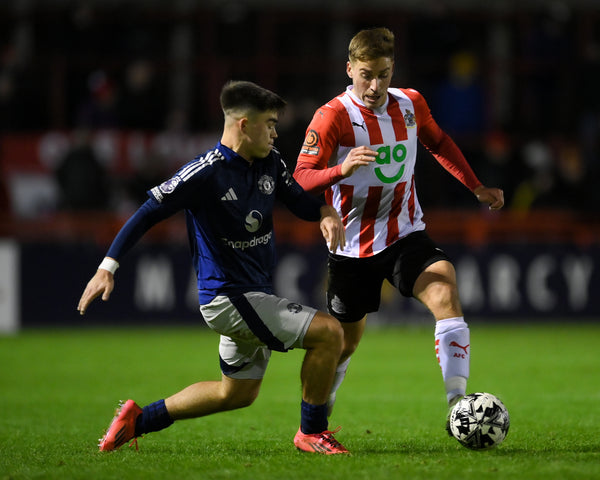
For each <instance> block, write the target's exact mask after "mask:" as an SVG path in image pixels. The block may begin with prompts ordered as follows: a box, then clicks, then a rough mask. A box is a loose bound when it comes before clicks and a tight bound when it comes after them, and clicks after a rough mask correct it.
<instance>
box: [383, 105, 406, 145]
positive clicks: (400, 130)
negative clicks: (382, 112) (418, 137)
mask: <svg viewBox="0 0 600 480" xmlns="http://www.w3.org/2000/svg"><path fill="white" fill-rule="evenodd" d="M389 97H390V101H389V103H388V108H387V112H388V115H389V116H390V117H392V126H393V127H394V133H395V134H396V141H397V142H401V141H402V140H407V139H408V133H407V132H406V123H405V122H404V116H403V115H402V111H401V110H400V104H399V103H398V100H396V98H394V97H393V96H392V95H390V96H389Z"/></svg>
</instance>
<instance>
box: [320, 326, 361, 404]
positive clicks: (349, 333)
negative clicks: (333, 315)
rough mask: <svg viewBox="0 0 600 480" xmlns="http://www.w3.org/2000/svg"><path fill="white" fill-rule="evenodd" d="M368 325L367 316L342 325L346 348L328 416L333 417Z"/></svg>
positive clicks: (342, 355) (340, 363)
mask: <svg viewBox="0 0 600 480" xmlns="http://www.w3.org/2000/svg"><path fill="white" fill-rule="evenodd" d="M366 323H367V317H366V315H365V316H364V317H363V318H362V319H360V320H359V321H358V322H351V323H349V322H343V323H341V325H342V328H343V330H344V346H343V348H342V354H341V356H340V361H339V363H338V366H337V368H336V371H335V377H334V378H333V384H332V386H331V391H330V392H329V397H328V398H327V415H328V416H331V413H332V412H333V406H334V405H335V400H336V395H337V391H338V389H339V388H340V386H341V385H342V382H343V381H344V378H346V372H347V370H348V366H349V364H350V358H351V357H352V354H353V353H354V352H355V351H356V349H357V348H358V344H359V343H360V340H361V338H362V336H363V333H364V331H365V325H366Z"/></svg>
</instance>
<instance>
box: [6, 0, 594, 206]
mask: <svg viewBox="0 0 600 480" xmlns="http://www.w3.org/2000/svg"><path fill="white" fill-rule="evenodd" d="M279 3H281V5H279ZM279 3H276V2H273V3H272V4H271V2H259V1H256V2H252V1H243V0H238V1H233V0H232V1H222V2H214V3H211V2H191V1H170V2H167V1H159V0H153V1H147V2H141V1H140V2H134V1H129V2H128V1H122V2H102V1H95V2H94V1H59V0H55V1H42V0H38V1H35V0H12V1H8V0H7V1H3V2H2V3H1V4H0V162H3V164H4V167H5V168H6V164H7V163H8V162H13V163H15V162H16V163H18V162H19V159H18V158H6V155H4V156H2V153H1V152H2V141H3V140H6V138H9V137H11V136H15V135H21V134H23V133H27V134H41V133H43V132H49V131H62V132H70V134H71V135H72V139H73V140H72V142H71V147H70V149H69V151H68V152H65V154H64V156H63V157H62V158H61V159H60V161H59V162H57V163H56V165H55V168H54V169H53V171H52V172H51V174H52V175H53V181H54V182H55V183H56V186H57V192H58V196H59V198H58V200H57V204H56V208H57V209H63V210H88V209H89V210H123V209H126V208H132V207H131V206H132V205H135V204H136V203H137V202H140V201H143V199H144V195H145V190H146V189H147V188H150V187H152V186H154V185H156V184H157V183H160V182H161V181H162V180H164V179H166V178H168V177H169V176H170V175H171V174H172V173H173V172H174V171H175V169H176V168H177V166H179V165H180V164H182V163H184V162H185V161H188V160H191V158H193V154H192V153H191V152H190V157H189V158H176V159H173V158H168V157H169V151H168V150H164V149H163V150H161V151H160V152H154V153H152V154H149V155H148V156H147V158H145V159H144V161H142V162H138V163H137V164H136V167H135V169H134V170H133V171H131V172H129V173H128V174H127V175H118V174H115V173H114V172H112V171H110V169H108V168H107V167H106V165H104V164H103V163H102V161H101V160H100V159H99V158H98V154H97V153H98V152H97V151H96V150H95V148H94V145H93V143H91V142H90V138H91V137H92V135H93V132H96V131H99V130H106V129H108V130H117V131H125V132H132V131H140V132H144V133H145V134H148V135H165V134H170V135H175V136H177V137H178V138H186V137H190V138H191V137H195V136H198V135H199V134H201V135H202V138H204V139H206V146H207V147H209V146H210V144H211V142H212V141H213V140H214V141H216V140H218V138H216V137H214V138H213V136H214V135H215V133H214V132H218V131H220V130H221V127H222V115H221V111H220V108H219V102H218V97H219V91H220V89H221V87H222V85H223V83H224V82H225V81H227V80H229V79H244V80H251V81H255V82H257V83H259V84H260V85H262V86H264V87H267V88H270V89H272V90H274V91H276V92H277V93H279V94H280V95H282V96H283V97H284V98H285V99H286V100H287V101H288V104H289V106H288V109H287V111H286V113H285V115H284V116H283V118H282V119H281V122H280V126H279V128H278V133H279V139H278V140H277V146H278V148H279V149H280V150H281V151H282V153H283V155H284V158H286V160H287V162H288V164H289V166H290V168H293V167H294V163H295V157H296V155H297V153H298V151H299V149H300V146H301V144H302V141H303V138H304V131H305V128H306V126H307V124H308V122H309V121H310V118H311V117H312V114H313V112H314V110H315V109H316V108H317V107H318V106H320V105H321V104H323V103H324V102H326V101H327V100H329V99H330V98H331V97H333V96H334V95H337V94H339V93H341V92H342V91H343V89H344V88H345V86H346V85H347V84H348V83H349V82H348V79H347V78H346V76H345V62H346V58H347V50H346V49H347V44H348V41H349V39H350V38H351V37H352V35H353V34H354V33H356V31H358V30H359V29H362V28H368V27H375V26H387V27H388V28H390V29H392V30H393V31H394V33H395V35H396V41H397V47H396V48H397V50H396V51H397V56H396V65H395V73H394V75H395V80H394V81H393V82H392V85H393V86H397V87H411V88H415V89H417V90H419V91H420V92H421V93H423V95H424V96H425V98H426V99H427V101H428V103H429V106H430V108H431V110H432V113H433V115H434V118H436V120H437V121H438V123H439V124H440V126H441V127H442V128H443V129H445V130H446V131H447V132H448V133H449V134H450V135H451V136H452V137H453V138H454V140H455V141H456V143H457V144H458V145H459V146H460V147H461V149H462V150H463V152H464V153H465V155H466V157H467V159H468V160H469V162H470V163H471V165H472V166H473V168H474V169H475V171H476V173H477V174H478V176H479V178H480V179H481V180H482V181H483V182H484V183H486V184H488V185H490V186H498V187H501V188H503V189H504V190H505V195H506V205H507V208H508V209H512V210H518V211H530V210H535V209H556V208H558V209H567V210H572V211H573V212H578V213H581V212H584V213H585V212H587V213H588V214H592V215H594V214H596V213H597V212H598V211H599V207H600V188H599V186H600V140H599V139H600V135H599V133H600V90H599V88H600V87H599V86H600V4H599V5H597V6H594V5H593V2H585V3H581V4H578V3H577V2H569V1H566V0H565V1H553V0H548V1H539V2H531V1H530V2H504V1H501V0H495V1H490V2H472V3H471V2H443V1H422V2H408V1H407V2H402V1H395V2H394V1H391V0H390V1H388V2H377V1H374V2H369V6H368V7H365V6H363V3H364V2H353V1H350V0H347V1H343V0H342V1H340V0H336V1H332V2H320V3H321V5H318V4H315V2H311V1H308V2H294V1H286V2H279ZM284 4H285V5H284ZM484 4H486V5H484ZM452 5H455V6H452ZM456 5H458V6H456ZM200 143H201V144H202V142H200ZM196 144H197V143H195V144H194V145H196ZM195 153H201V152H200V151H198V152H195ZM425 155H427V154H426V153H425V152H423V155H422V156H421V159H420V162H419V166H418V169H417V175H418V177H417V182H418V184H419V187H418V188H419V194H420V200H421V203H422V204H423V205H424V206H425V207H426V208H435V207H443V208H471V209H476V208H478V205H477V204H476V202H474V201H473V199H472V197H471V196H470V194H468V192H466V190H465V189H464V187H462V186H461V185H460V184H458V182H455V181H454V180H452V179H451V178H450V177H449V176H448V174H447V173H445V172H444V171H443V170H442V169H441V167H440V166H439V165H437V164H436V162H435V161H434V160H433V159H432V158H427V157H426V156H425ZM0 167H2V165H1V164H0ZM8 182H9V180H8V179H7V177H6V176H5V175H3V176H2V178H1V181H0V187H1V189H2V194H1V195H0V205H1V206H2V210H3V211H5V212H9V211H10V209H11V198H10V196H11V189H10V188H9V185H7V183H8Z"/></svg>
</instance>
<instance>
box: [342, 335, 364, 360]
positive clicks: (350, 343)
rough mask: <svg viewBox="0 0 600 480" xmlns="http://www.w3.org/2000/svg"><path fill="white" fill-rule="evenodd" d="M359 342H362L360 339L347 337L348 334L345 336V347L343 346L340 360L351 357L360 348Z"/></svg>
mask: <svg viewBox="0 0 600 480" xmlns="http://www.w3.org/2000/svg"><path fill="white" fill-rule="evenodd" d="M359 343H360V339H355V338H351V337H347V336H346V337H344V343H343V347H342V355H341V360H340V361H342V362H343V361H344V360H346V359H347V358H349V357H351V356H352V354H353V353H354V352H355V351H356V349H357V348H358V344H359Z"/></svg>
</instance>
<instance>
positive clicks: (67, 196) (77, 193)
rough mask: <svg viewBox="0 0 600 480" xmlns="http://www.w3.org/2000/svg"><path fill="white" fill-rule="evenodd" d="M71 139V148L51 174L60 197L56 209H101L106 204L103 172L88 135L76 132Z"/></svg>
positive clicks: (106, 185) (83, 131)
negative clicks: (53, 174)
mask: <svg viewBox="0 0 600 480" xmlns="http://www.w3.org/2000/svg"><path fill="white" fill-rule="evenodd" d="M74 136H75V138H74V142H73V146H72V147H71V149H70V150H69V151H68V152H67V154H66V155H65V157H64V158H63V159H62V161H61V162H60V163H59V165H58V167H57V169H56V172H55V173H56V180H57V182H58V185H59V188H60V195H61V198H60V203H59V205H60V208H61V209H63V210H69V211H83V210H105V209H107V208H108V207H109V204H110V202H109V199H110V188H109V185H108V174H107V171H106V169H105V168H104V167H103V166H102V165H101V163H100V161H99V160H98V158H97V156H96V154H95V153H94V150H93V148H92V145H91V143H90V134H89V132H88V131H87V130H85V129H80V130H78V131H76V132H75V134H74Z"/></svg>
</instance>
